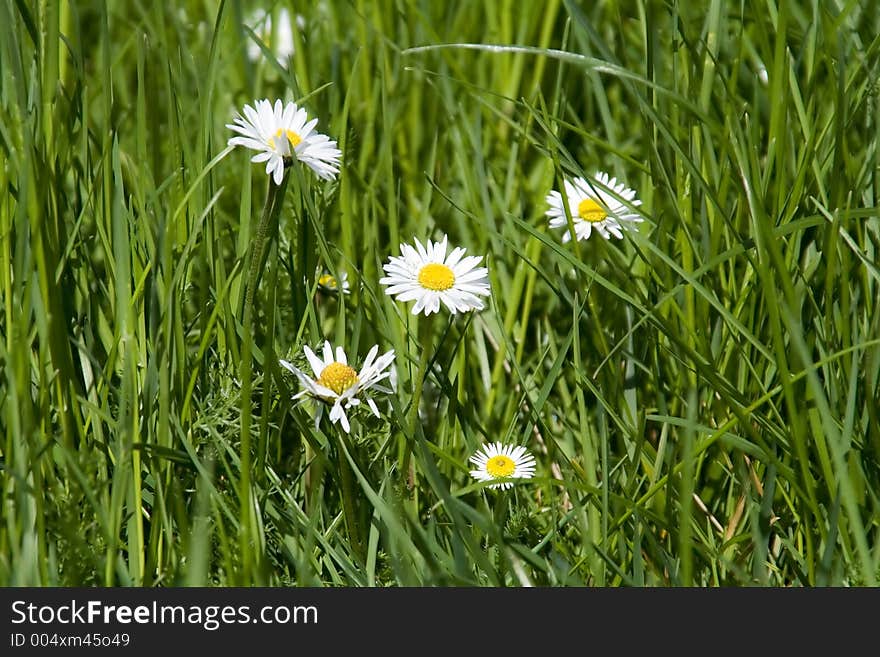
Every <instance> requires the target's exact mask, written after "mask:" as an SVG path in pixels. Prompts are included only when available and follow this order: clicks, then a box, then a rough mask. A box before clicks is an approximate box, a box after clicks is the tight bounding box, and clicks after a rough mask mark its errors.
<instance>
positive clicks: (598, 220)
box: [546, 171, 644, 242]
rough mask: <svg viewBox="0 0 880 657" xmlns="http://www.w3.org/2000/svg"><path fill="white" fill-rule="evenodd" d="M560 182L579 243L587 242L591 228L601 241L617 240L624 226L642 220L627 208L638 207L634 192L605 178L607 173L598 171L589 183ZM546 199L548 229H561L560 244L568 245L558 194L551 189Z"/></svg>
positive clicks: (580, 181)
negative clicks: (563, 230)
mask: <svg viewBox="0 0 880 657" xmlns="http://www.w3.org/2000/svg"><path fill="white" fill-rule="evenodd" d="M564 182H565V195H566V200H567V201H568V209H569V212H570V214H571V220H572V223H573V224H574V232H575V235H576V236H577V238H578V239H579V240H585V239H587V238H588V237H589V236H590V235H591V234H592V232H593V229H594V228H595V229H596V231H597V232H598V233H599V234H600V235H601V236H602V237H604V238H605V239H609V238H610V237H611V236H612V235H613V236H614V237H616V238H618V239H620V238H622V237H623V229H624V228H627V227H628V226H627V224H630V223H638V222H640V221H644V219H643V218H642V216H641V215H640V214H639V213H638V212H635V211H633V210H631V209H630V206H638V205H641V204H642V202H641V201H639V200H638V199H636V198H635V196H636V193H635V192H634V191H633V190H631V189H628V188H627V187H626V185H624V184H623V183H618V182H617V179H616V178H609V176H608V174H607V173H604V172H602V171H600V172H598V173H597V174H596V175H595V176H593V178H592V180H585V179H584V178H575V179H574V182H573V183H571V182H569V181H568V180H566V181H564ZM546 200H547V203H548V204H549V205H550V209H549V210H547V212H546V215H547V216H548V217H550V227H551V228H565V233H564V234H563V235H562V241H563V242H568V241H569V240H570V239H571V231H569V230H568V219H566V217H565V205H564V203H565V201H564V200H563V198H562V194H560V193H559V192H557V191H555V190H554V191H552V192H550V193H549V194H547V199H546ZM624 202H626V204H625V203H624Z"/></svg>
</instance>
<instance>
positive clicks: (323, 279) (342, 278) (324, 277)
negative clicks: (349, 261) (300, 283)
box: [318, 271, 351, 294]
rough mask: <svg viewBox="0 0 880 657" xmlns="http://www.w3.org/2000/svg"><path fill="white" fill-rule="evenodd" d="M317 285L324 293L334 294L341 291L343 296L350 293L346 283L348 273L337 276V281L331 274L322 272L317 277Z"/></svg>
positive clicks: (349, 287)
mask: <svg viewBox="0 0 880 657" xmlns="http://www.w3.org/2000/svg"><path fill="white" fill-rule="evenodd" d="M318 285H319V286H320V287H321V289H322V290H324V291H325V292H330V293H336V292H339V290H340V289H341V290H342V293H343V294H349V293H350V292H351V286H350V285H349V283H348V272H347V271H344V272H342V274H340V275H339V280H336V277H335V276H334V275H333V274H330V273H327V272H324V273H323V274H321V275H320V276H318Z"/></svg>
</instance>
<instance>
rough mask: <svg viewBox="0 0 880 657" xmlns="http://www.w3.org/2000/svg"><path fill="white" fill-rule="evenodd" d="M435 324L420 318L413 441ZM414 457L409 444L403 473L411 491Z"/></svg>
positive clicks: (411, 422) (411, 420) (411, 413)
mask: <svg viewBox="0 0 880 657" xmlns="http://www.w3.org/2000/svg"><path fill="white" fill-rule="evenodd" d="M432 326H433V324H432V323H431V320H430V318H429V317H420V318H419V329H418V331H419V334H418V335H419V337H418V348H419V349H420V352H419V369H418V371H417V372H416V378H415V379H414V380H413V395H412V403H411V405H410V407H409V418H408V419H409V427H410V435H411V436H412V439H413V440H415V439H416V427H417V426H418V423H419V405H420V404H421V401H422V389H423V388H424V385H425V377H426V376H427V371H428V361H429V360H430V358H431V328H432ZM411 457H412V443H407V446H406V448H405V450H404V453H403V463H402V466H403V467H402V468H401V472H404V473H406V475H407V485H408V487H409V488H410V489H413V488H414V485H413V484H414V482H413V479H414V473H412V472H410V459H411Z"/></svg>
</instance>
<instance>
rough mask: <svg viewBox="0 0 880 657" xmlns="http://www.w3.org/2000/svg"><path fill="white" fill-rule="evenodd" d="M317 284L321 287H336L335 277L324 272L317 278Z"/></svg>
mask: <svg viewBox="0 0 880 657" xmlns="http://www.w3.org/2000/svg"><path fill="white" fill-rule="evenodd" d="M318 285H321V286H323V287H329V288H331V289H333V290H335V289H336V279H335V278H334V277H333V276H331V275H330V274H324V275H323V276H321V277H320V278H319V279H318Z"/></svg>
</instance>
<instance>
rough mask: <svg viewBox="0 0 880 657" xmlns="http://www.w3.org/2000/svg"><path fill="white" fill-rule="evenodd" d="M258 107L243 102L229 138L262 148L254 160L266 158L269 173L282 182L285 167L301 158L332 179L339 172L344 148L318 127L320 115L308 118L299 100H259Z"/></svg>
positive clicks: (232, 144)
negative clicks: (316, 126) (299, 105)
mask: <svg viewBox="0 0 880 657" xmlns="http://www.w3.org/2000/svg"><path fill="white" fill-rule="evenodd" d="M254 105H255V107H251V106H250V105H245V106H244V116H242V115H241V114H239V115H237V116H236V117H235V119H234V121H235V122H234V123H227V124H226V127H227V128H229V129H230V130H234V131H235V132H237V133H238V135H236V136H235V137H230V138H229V142H228V143H229V145H230V146H244V147H245V148H251V149H253V150H255V151H259V152H258V153H257V154H256V155H254V156H253V157H252V158H251V162H265V163H266V173H267V174H271V175H272V176H273V179H274V180H275V184H276V185H280V184H281V179H282V178H283V177H284V167H285V165H287V164H288V163H290V162H292V161H293V160H294V159H297V160H299V161H300V162H302V163H303V164H305V165H306V166H308V167H309V168H310V169H311V170H312V171H314V172H315V173H316V174H317V175H318V177H319V178H323V179H324V180H333V179H334V178H335V177H336V174H337V173H338V172H339V160H340V158H341V157H342V151H340V150H339V149H338V148H336V142H335V141H330V138H329V137H327V135H322V134H321V133H320V132H316V131H315V125H317V123H318V119H312V120H311V121H309V120H308V119H309V115H308V114H307V113H306V111H305V110H304V109H303V108H301V107H297V105H296V103H287V105H284V104H283V103H282V102H281V101H280V100H276V101H275V105H274V107H273V106H272V103H270V102H269V100H268V99H264V100H258V101H257V102H256V103H254Z"/></svg>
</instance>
